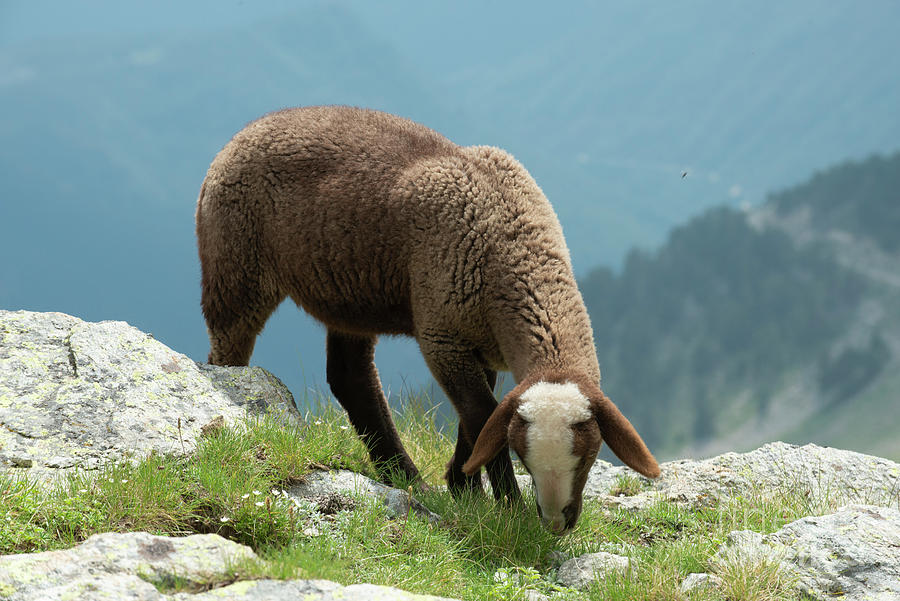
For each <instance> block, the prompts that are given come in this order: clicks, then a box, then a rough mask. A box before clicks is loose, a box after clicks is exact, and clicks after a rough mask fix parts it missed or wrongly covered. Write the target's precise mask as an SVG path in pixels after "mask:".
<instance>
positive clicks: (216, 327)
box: [201, 274, 284, 365]
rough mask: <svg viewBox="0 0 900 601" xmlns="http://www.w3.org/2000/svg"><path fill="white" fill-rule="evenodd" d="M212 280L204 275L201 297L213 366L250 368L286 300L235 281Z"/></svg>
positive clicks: (255, 286) (253, 285)
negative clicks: (256, 347) (271, 319)
mask: <svg viewBox="0 0 900 601" xmlns="http://www.w3.org/2000/svg"><path fill="white" fill-rule="evenodd" d="M210 280H211V278H208V277H207V276H206V274H204V278H203V287H202V293H201V304H202V307H203V315H204V316H205V317H206V329H207V333H208V334H209V362H210V363H212V364H214V365H247V364H249V363H250V356H251V355H252V354H253V347H254V345H255V344H256V337H257V335H259V333H260V332H261V331H262V329H263V326H264V325H265V324H266V320H268V319H269V316H270V315H272V312H273V311H274V310H275V309H276V307H278V305H279V304H280V303H281V301H282V300H284V296H283V295H279V294H277V293H274V292H271V291H266V290H262V289H261V287H260V286H257V285H255V284H252V283H246V282H242V281H238V280H237V278H235V277H232V280H234V281H223V280H218V281H210Z"/></svg>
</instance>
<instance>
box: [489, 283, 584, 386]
mask: <svg viewBox="0 0 900 601" xmlns="http://www.w3.org/2000/svg"><path fill="white" fill-rule="evenodd" d="M566 267H568V266H566ZM541 271H542V270H536V271H532V272H530V273H528V274H520V275H519V276H518V280H517V284H515V285H513V286H511V287H508V288H507V290H506V291H505V292H504V293H503V300H504V302H503V303H502V305H501V306H502V307H503V309H502V310H503V312H504V313H505V315H503V317H502V318H501V319H499V320H497V321H496V322H495V323H497V324H498V326H499V327H497V328H496V329H495V335H496V337H497V340H498V342H499V344H500V350H501V352H502V354H503V357H504V359H505V361H506V364H507V366H508V367H509V369H510V370H511V371H512V373H513V377H514V378H515V380H516V382H521V381H522V380H523V379H524V378H525V377H527V376H529V375H531V374H534V373H539V372H545V371H547V370H555V371H563V372H573V373H575V372H577V373H580V374H583V375H585V376H588V377H590V378H591V379H593V380H594V381H596V382H599V381H600V366H599V363H598V362H597V351H596V348H595V346H594V338H593V331H592V330H591V323H590V318H589V317H588V313H587V309H586V308H585V306H584V301H583V300H582V298H581V294H580V292H579V291H578V288H577V285H576V284H575V278H574V276H573V275H572V273H571V270H570V269H569V268H564V269H562V270H560V269H559V268H558V266H557V267H556V268H554V270H553V272H552V274H551V273H549V271H550V270H547V271H548V272H547V273H543V274H542V273H540V272H541Z"/></svg>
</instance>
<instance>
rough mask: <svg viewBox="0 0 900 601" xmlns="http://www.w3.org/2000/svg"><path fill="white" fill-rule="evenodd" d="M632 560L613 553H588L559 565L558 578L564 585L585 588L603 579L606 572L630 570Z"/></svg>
mask: <svg viewBox="0 0 900 601" xmlns="http://www.w3.org/2000/svg"><path fill="white" fill-rule="evenodd" d="M629 562H630V560H629V559H628V558H627V557H623V556H622V555H614V554H612V553H605V552H602V551H601V552H599V553H588V554H586V555H582V556H580V557H576V558H575V559H570V560H569V561H567V562H565V563H564V564H562V565H561V566H560V567H559V571H558V572H557V573H556V580H557V582H559V583H560V584H562V585H563V586H569V587H572V588H577V589H585V588H587V587H588V586H589V585H590V584H591V583H592V582H594V581H595V580H598V579H600V580H602V579H603V578H604V577H605V576H606V574H608V573H610V572H613V571H617V572H625V571H626V570H628V566H629Z"/></svg>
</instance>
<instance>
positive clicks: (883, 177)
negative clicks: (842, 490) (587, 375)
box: [582, 153, 900, 456]
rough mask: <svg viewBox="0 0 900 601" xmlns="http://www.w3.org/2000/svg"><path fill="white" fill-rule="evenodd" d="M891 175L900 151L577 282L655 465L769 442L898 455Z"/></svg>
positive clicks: (899, 260)
mask: <svg viewBox="0 0 900 601" xmlns="http://www.w3.org/2000/svg"><path fill="white" fill-rule="evenodd" d="M898 172H900V153H898V154H895V155H893V156H890V157H887V158H885V157H878V156H876V157H872V158H870V159H868V160H866V161H864V162H860V163H847V164H843V165H839V166H836V167H834V168H832V169H829V170H827V171H825V172H823V173H820V174H817V175H815V176H814V177H813V178H812V179H811V180H810V181H808V182H806V183H804V184H801V185H799V186H796V187H794V188H791V189H788V190H784V191H782V192H778V193H775V194H772V195H771V196H770V197H769V200H768V201H767V203H766V204H764V205H763V206H761V207H759V208H756V209H749V210H747V211H738V210H735V209H729V208H720V209H715V210H711V211H710V212H708V213H706V214H704V215H702V216H699V217H697V218H695V219H693V220H691V221H690V222H689V223H688V224H686V225H685V226H683V227H681V228H678V229H676V230H675V231H674V232H673V233H672V235H671V236H670V238H669V241H668V242H667V243H666V244H665V245H664V246H663V247H662V248H661V249H660V250H659V251H658V252H656V253H652V254H651V253H642V252H634V253H632V255H630V256H629V259H628V260H627V261H626V266H625V269H624V270H623V273H622V274H621V275H615V274H613V273H612V272H610V271H609V270H602V269H601V270H597V271H595V272H594V273H592V274H591V275H590V276H589V277H588V278H586V279H585V280H583V281H582V288H583V290H584V293H585V298H586V301H587V303H588V307H589V310H590V311H591V315H592V319H593V321H594V329H595V336H596V337H597V342H598V350H599V353H600V357H601V364H602V365H603V366H604V373H605V374H606V375H605V377H604V384H605V388H606V390H607V391H608V392H609V393H610V394H611V395H612V396H613V398H614V399H618V400H619V402H620V404H621V405H622V406H623V407H624V408H626V411H627V412H628V414H629V415H631V416H633V418H634V420H633V421H635V425H636V426H637V427H638V430H639V431H641V432H642V434H644V436H645V437H647V438H649V439H650V441H651V444H655V445H656V446H657V447H658V448H659V449H660V450H661V452H662V453H661V454H663V455H664V456H667V455H669V454H672V455H683V454H694V453H698V454H710V453H714V452H718V451H720V450H723V449H728V448H730V449H736V450H739V449H742V448H750V447H752V446H753V445H754V444H756V443H757V442H759V441H761V440H766V439H770V438H772V437H779V438H783V439H785V440H792V441H803V442H809V441H813V442H816V443H818V444H828V445H833V446H838V445H841V444H844V445H847V444H850V445H852V446H854V448H859V449H861V450H867V451H869V452H876V451H877V452H881V453H885V454H887V455H890V456H898V454H900V444H898V442H897V439H896V435H895V432H894V430H895V429H896V420H895V419H894V417H893V416H894V415H895V413H896V406H897V402H898V400H900V253H898V252H897V251H896V250H889V249H896V248H897V245H896V243H895V241H896V240H897V236H898V234H896V231H897V230H894V235H893V236H889V235H888V236H886V235H885V234H884V231H883V230H882V229H881V228H882V224H883V223H884V222H890V221H891V220H892V219H895V218H896V215H895V213H896V210H897V207H898V206H900V198H898V190H900V188H898V187H897V186H896V185H895V183H896V177H897V175H896V174H897V173H898ZM835 190H837V191H843V193H844V196H843V200H841V197H840V194H841V192H838V193H837V194H836V195H834V194H831V195H825V194H824V191H835ZM851 191H852V192H851ZM837 215H839V216H840V218H836V217H835V216H837ZM872 216H880V218H878V219H873V218H872ZM865 224H872V225H874V228H873V227H867V226H866V225H865ZM876 224H877V225H876ZM848 230H851V231H848Z"/></svg>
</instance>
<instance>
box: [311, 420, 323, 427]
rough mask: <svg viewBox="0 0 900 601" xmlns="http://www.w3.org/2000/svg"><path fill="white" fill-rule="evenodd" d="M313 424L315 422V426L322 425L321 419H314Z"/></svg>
mask: <svg viewBox="0 0 900 601" xmlns="http://www.w3.org/2000/svg"><path fill="white" fill-rule="evenodd" d="M313 424H315V425H317V426H321V425H322V420H320V419H317V420H316V421H314V422H313Z"/></svg>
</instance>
